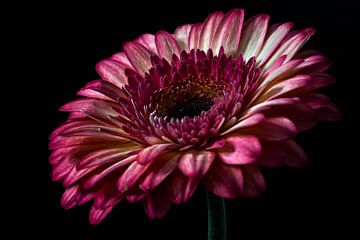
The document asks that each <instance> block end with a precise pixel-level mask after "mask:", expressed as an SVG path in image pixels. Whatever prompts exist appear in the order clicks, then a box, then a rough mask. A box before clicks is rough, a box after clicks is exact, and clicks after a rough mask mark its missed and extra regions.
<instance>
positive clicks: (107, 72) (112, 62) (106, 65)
mask: <svg viewBox="0 0 360 240" xmlns="http://www.w3.org/2000/svg"><path fill="white" fill-rule="evenodd" d="M126 68H130V69H132V66H131V64H130V62H129V60H128V59H127V57H126V56H125V54H124V53H118V54H116V56H115V55H114V56H112V57H111V58H110V59H105V60H102V61H100V62H99V63H97V64H96V71H97V72H98V74H99V75H100V76H101V78H102V79H103V80H105V81H107V82H110V83H112V84H114V85H115V86H117V87H119V88H121V87H122V86H123V85H124V84H127V77H126V75H125V69H126Z"/></svg>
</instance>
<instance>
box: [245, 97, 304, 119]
mask: <svg viewBox="0 0 360 240" xmlns="http://www.w3.org/2000/svg"><path fill="white" fill-rule="evenodd" d="M298 102H299V98H278V99H273V100H269V101H266V102H262V103H259V104H256V105H255V106H253V107H251V108H250V109H249V110H247V111H246V112H245V114H244V117H242V119H244V118H246V117H248V116H249V115H252V114H255V113H258V112H263V111H265V110H269V109H271V108H274V107H279V106H280V107H281V106H283V107H286V106H292V105H294V104H296V103H298Z"/></svg>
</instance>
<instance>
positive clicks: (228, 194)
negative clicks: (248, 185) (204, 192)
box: [203, 161, 244, 198]
mask: <svg viewBox="0 0 360 240" xmlns="http://www.w3.org/2000/svg"><path fill="white" fill-rule="evenodd" d="M203 183H204V185H205V187H206V188H207V189H208V190H209V191H210V192H212V193H214V194H215V195H217V196H219V197H223V198H236V197H238V196H240V194H241V192H242V190H243V187H244V179H243V174H242V171H241V168H240V166H232V165H227V164H224V163H221V162H220V161H215V162H214V163H213V165H212V166H211V168H210V170H209V172H208V173H207V174H206V175H205V177H204V178H203Z"/></svg>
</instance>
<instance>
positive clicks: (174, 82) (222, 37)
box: [50, 9, 339, 224]
mask: <svg viewBox="0 0 360 240" xmlns="http://www.w3.org/2000/svg"><path fill="white" fill-rule="evenodd" d="M292 27H293V24H292V23H283V24H272V25H270V24H269V16H268V15H265V14H261V15H257V16H254V17H251V18H249V19H248V20H246V21H244V10H242V9H234V10H231V11H229V12H228V13H226V14H223V13H222V12H215V13H212V14H211V15H210V16H209V17H208V18H207V19H206V20H205V21H204V22H203V23H197V24H186V25H182V26H180V27H178V28H177V29H176V30H175V32H174V33H173V34H171V33H168V32H165V31H159V32H158V33H156V34H155V35H152V34H144V35H141V36H140V37H139V38H137V39H136V40H134V41H131V42H127V43H125V44H124V46H123V52H120V53H116V54H114V55H113V56H111V57H110V58H108V59H105V60H103V61H101V62H99V63H98V64H97V66H96V69H97V71H98V73H99V75H100V76H101V79H100V80H95V81H92V82H90V83H88V84H87V85H86V86H85V87H84V88H82V89H81V90H80V91H79V92H78V95H80V96H82V97H84V98H81V99H78V100H75V101H72V102H70V103H68V104H66V105H64V106H63V107H61V110H62V111H66V112H70V115H69V118H68V120H67V121H66V122H65V123H64V124H63V125H61V126H60V127H58V128H57V129H56V130H55V131H54V132H53V133H52V134H51V136H50V149H51V150H52V154H51V156H50V163H51V164H52V165H54V168H53V171H52V178H53V180H55V181H58V180H62V181H63V184H64V186H65V188H66V190H65V192H64V194H63V196H62V200H61V203H62V206H63V207H64V208H66V209H68V208H72V207H74V206H75V205H80V204H83V203H85V202H87V201H90V200H93V206H92V208H91V210H90V222H91V223H92V224H98V223H99V222H100V221H101V220H102V219H103V218H104V217H105V216H106V215H107V214H108V213H109V212H110V211H111V210H112V209H113V208H114V207H115V206H116V205H117V204H118V203H119V202H120V201H122V200H124V199H127V200H128V201H130V202H136V201H140V200H142V201H143V202H144V207H145V212H146V214H147V215H148V216H149V217H150V218H161V217H162V216H164V214H166V212H167V211H168V210H169V209H170V207H171V205H173V204H181V203H184V202H186V201H187V200H188V199H189V198H190V197H191V196H192V194H193V193H194V191H195V190H196V189H197V187H198V186H199V185H203V186H205V187H206V189H207V190H208V191H210V192H212V193H213V194H215V195H217V196H219V197H222V198H236V197H240V196H246V197H254V196H258V195H259V194H260V193H261V192H262V191H263V190H264V188H265V181H264V178H263V175H262V174H261V171H260V167H277V166H280V165H283V164H285V165H289V166H293V167H300V166H302V165H303V164H304V163H305V161H306V156H305V153H304V152H303V150H302V149H301V148H300V147H299V146H298V145H297V144H296V143H295V142H294V138H295V136H296V135H297V133H299V132H301V131H304V130H307V129H309V128H311V127H313V126H314V125H315V124H316V123H317V122H319V121H321V120H337V119H339V111H338V110H337V109H336V107H335V106H334V105H333V104H331V103H330V101H329V99H328V97H326V96H325V95H323V94H319V93H314V92H313V91H314V90H316V89H318V88H321V87H325V86H327V85H329V84H331V83H333V82H334V79H333V78H332V77H331V76H329V75H328V74H326V73H325V71H326V70H327V69H328V68H329V66H330V61H329V60H328V59H327V58H326V57H324V56H323V55H322V54H321V53H318V52H315V51H303V52H299V49H300V48H301V47H302V45H303V44H304V43H305V42H306V41H307V40H308V39H309V38H310V37H311V36H312V35H313V34H314V30H313V29H312V28H307V29H303V30H300V31H297V30H295V31H293V30H292Z"/></svg>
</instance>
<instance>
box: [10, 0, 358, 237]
mask: <svg viewBox="0 0 360 240" xmlns="http://www.w3.org/2000/svg"><path fill="white" fill-rule="evenodd" d="M204 2H205V3H199V2H198V1H195V0H193V1H188V2H183V1H168V2H167V3H161V4H160V3H155V2H148V3H146V4H144V3H141V2H138V1H127V2H126V4H125V3H124V1H118V3H116V4H105V3H96V4H89V3H84V4H83V5H76V6H75V5H74V4H60V3H59V4H41V5H40V4H39V6H32V7H33V8H37V9H34V11H32V10H31V11H29V12H28V14H29V16H28V17H27V18H26V19H28V20H29V21H30V20H31V24H30V25H29V29H28V30H31V31H29V34H26V35H27V36H25V37H26V38H29V39H31V40H34V41H33V42H34V43H35V44H34V45H33V46H32V47H31V48H32V50H33V55H32V56H36V57H38V58H39V60H33V61H34V62H33V63H34V64H35V66H34V67H33V68H32V69H33V70H35V71H34V72H33V73H32V74H31V78H32V79H33V80H32V84H31V85H32V87H34V89H35V92H32V93H33V95H32V98H31V99H32V103H34V105H35V106H37V107H36V108H35V109H34V108H33V110H34V112H33V113H31V114H34V115H33V116H31V117H32V119H35V120H36V122H37V123H40V124H39V126H37V127H36V134H35V135H33V137H32V138H31V139H30V140H29V142H28V146H31V149H32V151H31V153H33V154H34V157H33V156H31V158H29V159H28V161H31V162H30V163H31V164H30V165H31V166H30V167H31V170H30V172H31V179H29V180H31V193H29V194H22V198H21V203H20V205H23V206H25V207H26V208H27V209H28V210H29V209H30V210H31V213H29V214H25V213H22V214H20V215H18V219H21V220H23V222H24V226H27V227H28V229H29V230H30V231H29V233H35V235H34V236H38V237H39V236H42V235H44V236H45V237H46V239H52V238H57V237H60V236H63V237H67V238H69V239H72V238H75V237H76V238H77V239H206V231H207V229H206V228H207V225H206V221H207V216H206V204H205V195H204V190H203V189H199V190H198V191H197V192H196V193H195V195H194V197H193V198H192V199H191V200H190V201H189V202H188V203H186V204H183V205H181V206H174V207H173V208H172V209H171V210H170V211H169V213H168V214H167V215H166V216H165V217H164V218H163V219H162V220H159V221H151V220H149V219H148V218H147V217H146V215H145V213H144V210H143V208H142V204H141V203H137V204H128V203H127V202H123V203H120V204H119V205H118V207H117V208H116V209H115V210H114V211H113V212H112V213H111V214H109V216H108V217H107V218H106V219H105V220H104V221H103V222H102V223H101V224H100V225H98V226H91V225H90V224H89V223H88V211H89V208H90V205H89V204H86V205H85V206H80V207H75V208H74V209H72V210H68V211H65V210H63V209H62V208H61V206H60V197H61V194H62V192H63V187H62V186H61V183H54V182H52V181H51V179H50V169H51V167H50V165H49V164H48V163H47V158H48V156H49V151H48V148H47V143H48V140H47V138H48V135H49V134H50V133H51V131H52V130H53V129H54V128H55V127H56V126H57V125H59V124H60V123H62V122H63V121H65V119H66V114H65V113H60V112H58V111H57V109H58V108H59V107H60V106H61V105H62V104H64V103H66V102H68V101H69V100H72V99H75V98H76V96H75V93H76V92H77V91H78V90H79V89H80V88H81V87H82V86H83V85H84V84H85V83H87V82H88V81H90V80H94V79H96V78H98V76H97V74H96V72H95V69H94V65H95V64H96V62H98V61H99V60H101V59H103V58H106V57H108V56H110V55H112V54H113V53H115V52H118V51H121V46H122V43H124V41H126V40H132V39H134V38H136V37H137V36H139V35H140V34H142V33H145V32H150V33H155V32H156V31H158V30H160V29H164V30H167V31H170V32H172V31H174V29H175V28H176V26H178V25H180V24H183V23H194V22H198V21H203V20H204V19H205V17H206V16H207V15H208V14H209V13H211V12H213V11H216V10H222V11H227V10H229V9H232V8H235V7H244V8H245V9H246V15H247V16H248V17H249V16H252V15H254V14H257V13H268V14H270V15H271V22H272V23H275V22H286V21H293V22H295V24H296V25H295V28H302V27H308V26H312V27H314V28H316V29H317V33H316V35H315V36H314V37H313V38H312V39H311V40H310V41H309V42H308V44H307V45H306V47H305V48H314V49H319V50H321V51H322V52H324V53H325V54H326V55H327V56H328V57H329V58H331V59H332V60H333V62H334V65H333V67H332V68H331V70H330V73H331V74H333V75H334V76H335V77H336V79H337V83H336V84H335V85H333V86H331V87H329V88H327V89H326V90H324V92H326V93H327V94H328V95H330V97H331V98H332V100H333V102H334V103H335V104H337V105H338V107H339V108H340V109H341V111H342V112H343V120H342V121H341V122H336V123H321V124H319V125H318V126H317V127H316V128H314V129H312V130H310V131H307V132H305V133H302V134H300V136H299V137H298V139H297V141H298V142H299V143H300V144H301V146H302V147H303V148H304V150H305V151H306V152H307V154H308V157H309V164H308V165H307V166H306V167H305V168H303V169H292V168H287V167H283V168H279V169H275V170H264V174H265V178H266V181H267V188H266V191H265V192H264V194H263V195H262V196H261V197H259V198H257V199H235V200H229V201H227V209H228V222H229V223H228V230H229V239H230V240H231V239H253V238H256V237H260V236H264V237H266V238H286V239H293V238H295V237H303V238H312V237H315V236H318V237H321V238H323V237H329V236H334V235H338V236H339V238H340V239H346V238H347V237H345V236H346V235H347V234H349V232H350V231H351V229H352V228H353V226H352V225H351V222H350V221H348V220H349V219H350V215H352V214H354V215H355V209H353V208H350V207H349V206H350V205H351V202H352V201H355V200H354V198H353V193H354V191H356V189H354V188H353V187H351V186H350V184H351V183H352V182H353V180H354V179H355V176H354V175H351V173H350V172H351V169H352V168H353V167H354V161H356V160H358V156H356V155H355V156H354V155H353V153H351V150H352V149H354V146H355V144H356V141H351V140H349V138H348V136H349V135H348V134H349V132H350V133H353V134H355V129H350V124H351V123H350V120H351V116H350V114H351V111H353V110H352V109H355V108H354V105H355V104H354V102H355V101H357V100H356V98H357V96H356V95H351V94H352V90H353V89H354V87H352V86H354V85H353V84H354V81H359V79H358V77H357V78H355V77H354V76H355V71H356V70H357V69H356V68H354V67H351V62H353V61H354V59H355V58H352V55H353V54H354V52H355V49H357V47H356V45H355V44H353V42H355V41H354V38H355V36H356V31H358V30H357V29H358V27H356V24H357V21H355V16H354V15H353V14H352V12H351V11H352V7H351V6H349V5H348V3H347V2H346V1H341V2H338V3H336V4H335V3H332V1H307V0H306V1H286V0H284V1H279V0H277V1H260V0H258V1H256V0H253V1H240V0H239V1H228V2H225V1H213V2H212V3H210V1H204ZM122 4H123V5H122ZM26 19H25V21H26ZM352 104H354V105H352ZM34 105H32V106H34ZM356 109H358V108H356ZM35 114H36V115H35ZM35 116H36V117H35ZM34 126H35V125H34ZM23 186H24V185H23ZM28 187H29V186H28V185H27V184H25V187H24V188H25V190H26V188H28ZM16 221H17V220H16Z"/></svg>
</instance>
